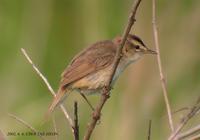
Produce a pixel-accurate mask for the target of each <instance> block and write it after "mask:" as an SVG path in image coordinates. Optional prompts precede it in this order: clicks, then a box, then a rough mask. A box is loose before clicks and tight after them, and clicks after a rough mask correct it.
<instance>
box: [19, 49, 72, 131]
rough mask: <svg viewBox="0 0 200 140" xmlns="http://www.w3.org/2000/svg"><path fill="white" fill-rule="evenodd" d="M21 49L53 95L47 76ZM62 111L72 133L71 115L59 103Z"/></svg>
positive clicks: (23, 50)
mask: <svg viewBox="0 0 200 140" xmlns="http://www.w3.org/2000/svg"><path fill="white" fill-rule="evenodd" d="M21 51H22V53H23V55H24V56H25V57H26V59H27V60H28V62H29V63H30V64H31V65H32V67H33V69H34V70H35V71H36V73H37V74H38V75H39V77H40V78H41V79H42V80H43V82H44V83H45V84H46V86H47V88H48V90H49V91H50V93H51V94H52V95H53V96H54V97H55V96H56V94H55V92H54V90H53V88H52V87H51V85H50V84H49V82H48V80H47V78H46V77H45V76H44V75H43V74H42V73H41V72H40V71H39V69H38V68H37V67H36V66H35V64H34V63H33V61H32V60H31V58H30V57H29V56H28V54H27V53H26V51H25V49H23V48H21ZM59 106H60V108H61V110H62V112H63V113H64V116H65V118H66V119H67V121H68V122H69V124H70V126H71V130H72V133H73V134H74V130H73V126H74V125H73V121H72V119H71V117H70V116H69V114H68V112H67V111H66V109H65V107H64V106H63V105H62V104H60V105H59Z"/></svg>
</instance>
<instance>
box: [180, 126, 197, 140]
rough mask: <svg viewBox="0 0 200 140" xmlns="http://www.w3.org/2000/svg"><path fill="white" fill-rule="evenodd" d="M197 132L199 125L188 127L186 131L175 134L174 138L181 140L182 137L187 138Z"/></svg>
mask: <svg viewBox="0 0 200 140" xmlns="http://www.w3.org/2000/svg"><path fill="white" fill-rule="evenodd" d="M197 132H200V125H197V126H195V127H193V128H191V129H189V130H188V131H186V132H183V133H181V134H179V135H177V138H176V140H182V139H185V138H188V137H190V136H192V135H193V134H196V133H197Z"/></svg>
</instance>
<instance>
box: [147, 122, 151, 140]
mask: <svg viewBox="0 0 200 140" xmlns="http://www.w3.org/2000/svg"><path fill="white" fill-rule="evenodd" d="M147 140H151V120H150V121H149V129H148V137H147Z"/></svg>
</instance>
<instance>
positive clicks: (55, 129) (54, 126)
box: [53, 116, 58, 140]
mask: <svg viewBox="0 0 200 140" xmlns="http://www.w3.org/2000/svg"><path fill="white" fill-rule="evenodd" d="M53 128H54V131H55V132H56V133H58V131H57V126H56V120H55V117H54V116H53ZM55 140H58V135H57V134H56V135H55Z"/></svg>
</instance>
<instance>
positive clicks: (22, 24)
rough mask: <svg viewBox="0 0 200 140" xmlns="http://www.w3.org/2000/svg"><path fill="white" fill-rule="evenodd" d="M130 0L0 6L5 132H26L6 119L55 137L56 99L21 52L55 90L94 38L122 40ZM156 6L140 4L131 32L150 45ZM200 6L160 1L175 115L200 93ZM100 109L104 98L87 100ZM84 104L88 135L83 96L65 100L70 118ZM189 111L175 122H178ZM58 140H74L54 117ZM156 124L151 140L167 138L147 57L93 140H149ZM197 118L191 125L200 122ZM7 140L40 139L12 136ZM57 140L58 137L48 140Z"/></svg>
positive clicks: (0, 104) (0, 113)
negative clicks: (49, 116)
mask: <svg viewBox="0 0 200 140" xmlns="http://www.w3.org/2000/svg"><path fill="white" fill-rule="evenodd" d="M132 3H133V0H0V92H1V97H0V130H1V131H2V132H3V133H4V134H5V136H6V135H7V133H8V132H27V131H29V130H28V129H27V128H26V127H24V126H23V125H21V124H19V123H18V122H16V121H15V120H13V119H12V118H10V117H8V113H12V114H15V115H17V116H19V117H20V118H22V119H24V120H25V121H27V122H29V123H30V124H31V125H32V126H33V127H35V128H36V129H38V130H39V131H54V130H53V125H52V122H51V121H49V122H47V123H45V124H43V116H44V114H45V112H46V111H47V108H48V106H49V104H50V102H51V100H52V96H51V95H50V93H49V92H48V90H47V88H46V86H45V85H44V83H43V82H42V81H41V79H40V78H39V77H38V75H37V74H36V73H35V72H34V71H33V69H32V67H31V65H30V64H29V63H27V61H26V60H25V57H24V56H23V55H22V53H21V52H20V48H25V49H26V50H27V52H28V54H29V55H30V56H31V58H32V59H33V61H34V63H35V64H36V65H37V66H38V68H39V69H40V70H41V72H42V73H43V74H44V75H45V76H46V77H47V79H48V80H49V82H50V84H51V85H52V87H53V88H54V89H55V90H56V89H57V88H58V84H59V80H60V74H61V72H62V71H63V70H64V68H65V67H66V66H67V64H68V63H69V62H70V59H72V57H73V56H74V55H75V54H76V53H78V52H79V51H80V50H81V49H83V48H84V47H86V46H88V45H89V44H91V43H94V42H95V41H97V40H104V39H112V38H113V37H114V36H116V35H121V34H122V32H123V30H124V27H125V25H126V23H127V18H128V13H129V11H130V8H131V5H132ZM151 5H152V4H151V1H150V0H143V1H142V3H141V6H140V8H139V10H138V12H137V17H136V18H137V22H136V24H135V26H134V29H133V30H132V32H134V33H135V34H137V35H139V36H140V37H141V38H143V40H144V42H145V43H146V44H147V45H148V46H149V47H150V48H152V49H153V48H155V47H154V43H153V33H152V20H151V16H152V15H151V13H152V12H151V9H152V8H151V7H152V6H151ZM199 14H200V1H199V0H175V1H172V0H171V1H169V0H157V17H158V19H157V20H158V26H159V39H160V47H161V48H160V49H161V58H162V63H163V69H164V73H165V76H166V78H167V84H168V91H169V99H170V102H171V106H172V110H173V111H175V110H178V109H180V108H182V107H189V106H191V105H192V104H193V103H194V102H195V101H196V99H197V97H198V96H199V95H200V94H199V93H200V55H199V52H200V16H199ZM88 98H89V100H90V101H91V102H92V104H93V105H95V104H96V103H97V102H98V99H99V96H89V97H88ZM74 100H77V101H78V103H79V119H80V120H79V121H80V135H81V137H83V135H84V132H85V130H86V128H87V123H88V121H89V120H90V116H91V110H90V108H89V107H88V105H87V104H86V103H85V101H83V99H82V98H81V97H80V95H78V94H71V95H70V97H69V98H68V99H67V100H66V101H65V105H66V108H67V110H68V111H69V112H70V115H73V102H74ZM185 113H186V112H185V111H183V112H180V113H177V114H175V115H174V116H173V118H174V120H175V123H176V124H177V123H178V120H179V119H180V118H181V116H183V115H184V114H185ZM54 114H55V118H56V124H57V127H58V132H59V136H58V138H59V139H60V140H62V139H72V134H71V130H70V128H69V125H68V122H67V121H66V120H65V119H64V117H63V114H62V113H61V111H60V110H59V109H57V110H56V111H55V113H54ZM150 119H151V120H152V139H154V140H161V139H164V138H165V137H167V136H168V134H169V133H170V130H169V125H168V120H167V116H166V109H165V104H164V100H163V96H162V90H161V84H160V80H159V73H158V67H157V62H156V57H155V56H145V57H144V58H143V59H141V60H140V61H139V62H137V63H136V64H134V65H132V66H130V67H129V68H128V69H127V70H126V71H125V72H124V73H123V75H122V76H121V77H120V79H119V80H118V82H117V84H116V85H115V87H114V90H113V92H112V96H111V98H110V99H109V101H108V102H107V103H106V105H105V107H104V109H103V112H102V118H101V123H100V124H99V125H97V127H96V129H95V131H94V133H93V135H92V139H93V140H108V139H111V140H122V139H124V140H145V139H147V138H146V137H147V130H148V122H149V120H150ZM199 122H200V119H199V118H198V117H196V118H195V119H193V121H191V123H190V124H189V126H191V125H194V124H198V123H199ZM6 139H9V140H26V139H29V140H37V139H38V137H30V136H29V137H25V136H20V137H15V136H10V137H7V136H6ZM47 139H50V140H53V139H55V137H48V138H47Z"/></svg>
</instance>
